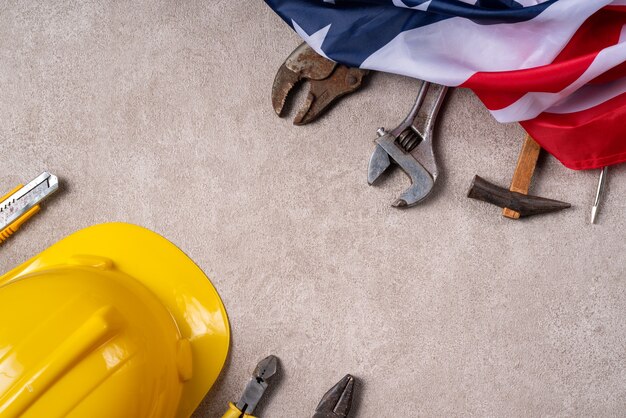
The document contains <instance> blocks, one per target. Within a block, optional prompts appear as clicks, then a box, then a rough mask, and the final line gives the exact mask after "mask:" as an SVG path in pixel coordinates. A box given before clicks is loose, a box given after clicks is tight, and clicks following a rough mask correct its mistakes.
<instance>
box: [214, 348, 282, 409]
mask: <svg viewBox="0 0 626 418" xmlns="http://www.w3.org/2000/svg"><path fill="white" fill-rule="evenodd" d="M277 370H278V358H277V357H276V356H267V357H265V358H264V359H263V360H261V361H260V362H259V364H257V366H256V368H255V369H254V372H253V373H252V378H251V379H250V381H249V382H248V384H247V385H246V388H245V389H244V391H243V395H241V398H240V399H239V401H238V402H237V403H236V404H234V403H232V402H230V403H229V404H228V410H227V411H226V413H225V414H224V415H222V418H254V416H253V415H252V413H253V412H254V409H255V408H256V406H257V404H258V402H259V401H260V400H261V398H262V397H263V394H264V393H265V390H266V389H267V386H268V382H267V380H268V379H269V378H270V377H272V376H274V375H275V374H276V372H277Z"/></svg>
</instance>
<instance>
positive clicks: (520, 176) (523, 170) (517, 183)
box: [502, 134, 541, 219]
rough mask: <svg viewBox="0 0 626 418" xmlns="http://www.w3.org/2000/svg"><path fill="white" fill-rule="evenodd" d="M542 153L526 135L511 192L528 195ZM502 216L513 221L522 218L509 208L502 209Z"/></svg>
mask: <svg viewBox="0 0 626 418" xmlns="http://www.w3.org/2000/svg"><path fill="white" fill-rule="evenodd" d="M540 151H541V146H540V145H539V144H538V143H537V142H535V140H534V139H533V138H532V137H531V136H530V135H528V134H526V139H524V145H522V150H521V151H520V154H519V158H518V159H517V166H516V167H515V173H514V174H513V180H511V187H510V188H509V190H511V191H512V192H517V193H522V194H528V189H529V188H530V183H531V181H532V179H533V174H534V172H535V167H536V166H537V159H538V158H539V152H540ZM502 215H504V216H506V217H507V218H511V219H518V218H519V217H520V214H519V212H516V211H514V210H513V209H509V208H504V209H502Z"/></svg>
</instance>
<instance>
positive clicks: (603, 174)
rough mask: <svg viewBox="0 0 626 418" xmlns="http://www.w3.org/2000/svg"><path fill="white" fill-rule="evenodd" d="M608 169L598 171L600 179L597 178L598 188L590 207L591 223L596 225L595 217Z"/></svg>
mask: <svg viewBox="0 0 626 418" xmlns="http://www.w3.org/2000/svg"><path fill="white" fill-rule="evenodd" d="M608 172H609V168H608V167H603V168H602V171H600V177H599V178H598V188H597V189H596V197H595V199H594V201H593V206H592V207H591V223H592V224H595V223H596V216H597V215H598V208H599V207H600V201H601V200H602V196H603V195H604V188H605V186H606V176H607V175H608Z"/></svg>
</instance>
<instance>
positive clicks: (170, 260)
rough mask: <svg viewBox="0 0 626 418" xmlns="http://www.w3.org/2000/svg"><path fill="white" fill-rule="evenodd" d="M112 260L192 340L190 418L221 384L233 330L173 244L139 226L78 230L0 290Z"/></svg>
mask: <svg viewBox="0 0 626 418" xmlns="http://www.w3.org/2000/svg"><path fill="white" fill-rule="evenodd" d="M77 255H90V256H99V257H104V258H108V259H110V260H112V261H113V263H114V265H115V268H117V269H119V270H120V271H122V272H123V273H125V274H127V275H129V276H131V277H133V278H135V279H137V280H139V281H140V282H141V283H143V284H144V285H145V286H146V287H147V288H148V289H150V290H151V291H152V292H153V293H154V294H155V295H156V297H157V298H158V299H159V300H161V302H162V303H163V304H164V305H165V306H166V308H167V309H168V310H169V312H170V313H171V315H172V317H173V318H174V320H175V322H176V324H177V326H178V328H179V331H180V333H181V336H182V337H183V338H186V339H188V340H189V342H190V345H191V350H192V361H193V374H192V377H191V378H190V379H189V380H187V381H185V382H184V384H183V390H182V395H181V400H180V404H179V407H178V410H177V414H176V416H177V417H179V418H182V417H189V416H190V415H191V414H192V413H193V411H194V410H195V409H196V408H197V406H198V405H199V404H200V402H201V401H202V399H203V398H204V396H205V395H206V393H207V392H208V390H209V389H210V388H211V386H213V384H214V383H215V381H216V380H217V378H218V376H219V374H220V372H221V370H222V368H223V366H224V363H225V361H226V357H227V355H228V349H229V345H230V327H229V323H228V317H227V315H226V309H225V308H224V305H223V303H222V300H221V299H220V296H219V294H218V293H217V291H216V290H215V288H214V287H213V285H212V284H211V282H210V281H209V279H208V278H207V276H206V275H205V274H204V273H203V272H202V270H200V268H199V267H198V266H197V265H196V264H195V263H194V262H193V261H192V260H191V259H190V258H189V257H187V256H186V255H185V254H184V253H183V252H182V251H181V250H180V249H179V248H177V247H176V246H175V245H174V244H172V243H171V242H169V241H168V240H166V239H165V238H163V237H162V236H160V235H158V234H156V233H154V232H152V231H150V230H148V229H145V228H142V227H139V226H136V225H131V224H126V223H106V224H100V225H94V226H91V227H88V228H85V229H83V230H80V231H78V232H76V233H74V234H72V235H70V236H68V237H66V238H64V239H63V240H61V241H59V242H57V243H56V244H54V245H52V246H51V247H50V248H48V249H46V250H45V251H43V252H42V253H41V254H39V255H37V256H35V257H33V258H32V259H31V260H29V261H27V262H26V263H24V264H22V265H21V266H19V267H17V268H15V269H13V270H11V271H10V272H8V273H6V274H5V275H4V276H2V277H0V285H3V284H6V283H8V282H10V281H13V280H17V279H19V278H20V277H22V276H24V275H26V274H29V273H32V272H35V271H39V270H44V269H46V268H49V267H51V266H58V265H62V264H66V263H68V262H69V261H70V260H71V258H72V257H73V256H77Z"/></svg>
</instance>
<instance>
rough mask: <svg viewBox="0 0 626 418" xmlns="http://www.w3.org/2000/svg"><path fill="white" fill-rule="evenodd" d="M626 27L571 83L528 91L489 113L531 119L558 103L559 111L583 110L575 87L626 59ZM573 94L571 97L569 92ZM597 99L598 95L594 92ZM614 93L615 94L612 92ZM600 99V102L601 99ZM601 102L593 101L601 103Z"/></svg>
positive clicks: (503, 118) (500, 118)
mask: <svg viewBox="0 0 626 418" xmlns="http://www.w3.org/2000/svg"><path fill="white" fill-rule="evenodd" d="M625 38H626V27H624V28H622V33H621V36H620V43H618V44H617V45H614V46H611V47H609V48H605V49H603V50H602V51H600V52H599V53H598V55H597V56H596V58H595V59H594V60H593V62H592V63H591V65H590V66H589V67H588V68H587V69H586V70H585V72H584V73H583V74H582V75H581V76H580V77H579V78H578V79H577V80H576V81H574V82H573V83H572V84H570V85H569V86H567V87H566V88H564V89H563V90H561V91H559V92H556V93H545V92H530V93H526V94H525V95H524V96H523V97H521V98H520V99H519V100H517V101H516V102H515V103H513V104H511V105H509V106H507V107H505V108H503V109H498V110H492V111H491V114H492V115H493V116H494V117H495V118H496V120H498V121H499V122H516V121H522V120H528V119H533V118H536V117H537V116H539V114H541V113H542V112H551V113H558V112H554V111H553V109H552V107H554V108H556V109H559V106H562V107H561V113H565V112H563V109H567V108H572V109H579V110H584V105H583V104H582V103H581V105H580V106H579V105H576V104H575V103H576V101H575V100H576V99H578V100H581V99H582V98H583V97H584V93H583V92H580V94H578V95H574V94H575V93H576V92H577V91H578V90H580V89H582V88H583V86H585V84H587V83H588V82H589V81H591V80H593V79H594V78H596V77H598V76H599V75H601V74H603V73H605V72H606V71H607V70H609V69H611V68H613V67H615V66H617V65H619V64H621V63H622V62H624V61H626V42H625V41H624V39H625ZM570 95H573V96H572V98H571V99H570V98H568V96H570ZM609 96H610V95H609V94H604V97H605V98H606V100H609V99H611V98H612V97H609ZM596 97H597V98H598V99H599V98H600V97H601V96H600V95H598V96H596ZM613 97H615V96H613ZM589 103H593V100H592V99H591V98H589ZM600 103H601V102H600ZM600 103H596V105H597V104H600Z"/></svg>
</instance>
